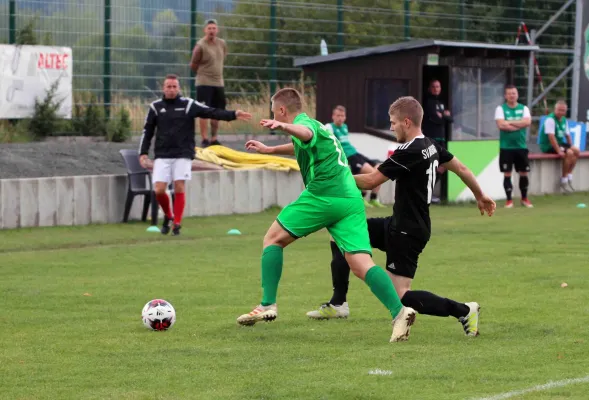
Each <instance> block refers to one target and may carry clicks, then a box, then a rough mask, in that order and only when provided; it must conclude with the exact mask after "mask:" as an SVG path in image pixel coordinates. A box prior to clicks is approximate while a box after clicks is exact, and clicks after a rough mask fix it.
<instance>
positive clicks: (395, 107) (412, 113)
mask: <svg viewBox="0 0 589 400" xmlns="http://www.w3.org/2000/svg"><path fill="white" fill-rule="evenodd" d="M389 115H390V116H393V115H394V116H395V117H396V118H398V119H404V118H409V120H410V121H411V122H413V123H414V124H415V125H416V126H421V121H422V120H423V108H422V107H421V104H419V101H417V100H415V98H414V97H411V96H405V97H399V98H398V99H397V100H395V102H394V103H393V104H391V106H390V107H389Z"/></svg>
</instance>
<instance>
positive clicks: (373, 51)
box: [294, 39, 540, 67]
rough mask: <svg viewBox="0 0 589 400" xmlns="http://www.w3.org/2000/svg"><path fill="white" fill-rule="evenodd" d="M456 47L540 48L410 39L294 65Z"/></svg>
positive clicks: (304, 59) (302, 60)
mask: <svg viewBox="0 0 589 400" xmlns="http://www.w3.org/2000/svg"><path fill="white" fill-rule="evenodd" d="M434 46H440V47H458V48H471V49H489V50H507V51H537V50H540V48H539V47H538V46H527V45H521V46H516V45H513V44H493V43H477V42H452V41H448V40H434V39H424V40H412V41H408V42H401V43H395V44H387V45H384V46H377V47H365V48H362V49H357V50H349V51H342V52H339V53H333V54H329V55H327V56H313V57H298V58H295V59H294V66H295V67H304V66H307V65H313V64H322V63H326V62H332V61H338V60H346V59H350V58H359V57H366V56H372V55H377V54H385V53H394V52H397V51H404V50H413V49H419V48H423V47H434Z"/></svg>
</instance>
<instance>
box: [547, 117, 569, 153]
mask: <svg viewBox="0 0 589 400" xmlns="http://www.w3.org/2000/svg"><path fill="white" fill-rule="evenodd" d="M544 134H545V135H548V141H549V142H550V145H551V146H552V148H553V149H554V152H555V153H556V154H560V155H563V154H564V153H563V152H562V151H561V150H560V146H559V145H558V142H557V141H556V121H554V118H550V117H549V118H546V120H545V121H544Z"/></svg>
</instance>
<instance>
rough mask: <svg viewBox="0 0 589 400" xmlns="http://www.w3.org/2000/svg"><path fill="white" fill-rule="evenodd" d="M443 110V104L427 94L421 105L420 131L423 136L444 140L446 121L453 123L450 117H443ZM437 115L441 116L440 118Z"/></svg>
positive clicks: (436, 97) (437, 98) (435, 97)
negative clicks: (421, 120)
mask: <svg viewBox="0 0 589 400" xmlns="http://www.w3.org/2000/svg"><path fill="white" fill-rule="evenodd" d="M445 110H446V108H445V107H444V103H442V102H441V101H440V99H439V97H438V96H434V95H433V94H431V93H428V95H427V97H426V99H425V103H424V105H423V122H422V123H421V130H422V132H423V134H424V135H425V136H427V137H429V138H433V139H438V140H439V139H444V140H446V121H447V122H453V119H452V117H451V116H446V115H444V111H445ZM437 113H440V114H442V117H440V116H439V115H438V114H437Z"/></svg>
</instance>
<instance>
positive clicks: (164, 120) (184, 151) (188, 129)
mask: <svg viewBox="0 0 589 400" xmlns="http://www.w3.org/2000/svg"><path fill="white" fill-rule="evenodd" d="M195 118H208V119H218V120H222V121H233V120H234V119H236V116H235V111H226V110H221V109H217V108H210V107H207V106H205V105H204V104H201V103H199V102H197V101H194V100H193V99H191V98H189V97H180V96H178V97H176V98H174V99H165V98H162V99H160V100H157V101H154V102H153V103H151V104H150V105H149V111H148V113H147V118H146V119H145V125H144V127H143V135H142V136H141V141H140V143H139V155H143V154H148V153H149V146H150V145H151V139H152V138H153V135H154V134H155V146H154V147H155V148H154V153H155V157H154V159H155V158H189V159H191V160H192V159H193V158H194V154H195V151H194V147H195V146H196V142H195V140H194V119H195ZM156 128H157V132H156Z"/></svg>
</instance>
